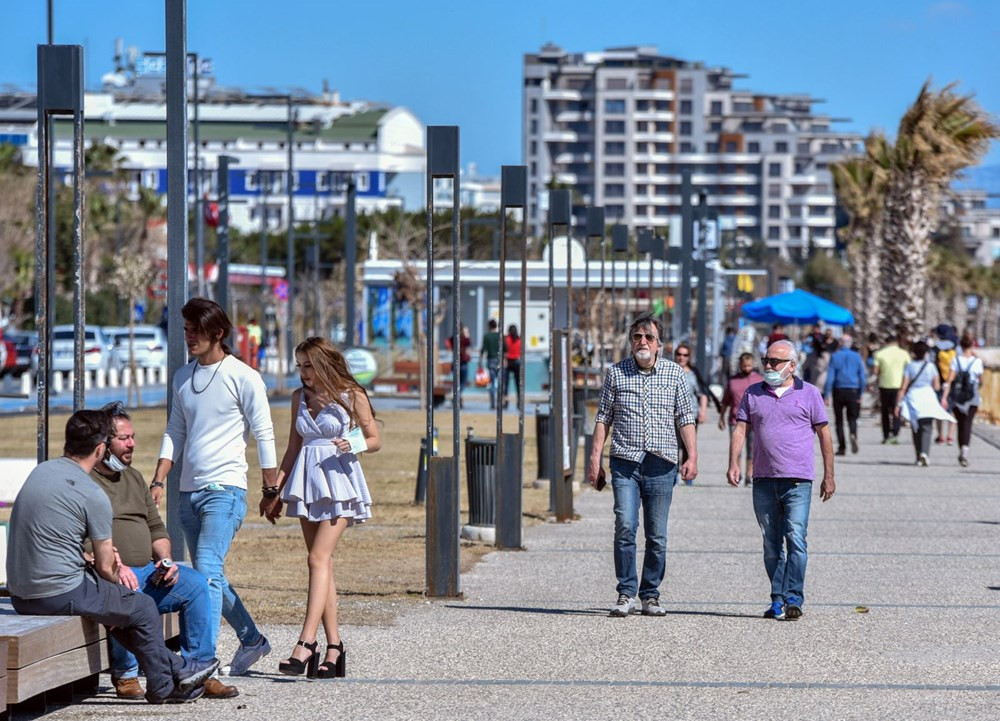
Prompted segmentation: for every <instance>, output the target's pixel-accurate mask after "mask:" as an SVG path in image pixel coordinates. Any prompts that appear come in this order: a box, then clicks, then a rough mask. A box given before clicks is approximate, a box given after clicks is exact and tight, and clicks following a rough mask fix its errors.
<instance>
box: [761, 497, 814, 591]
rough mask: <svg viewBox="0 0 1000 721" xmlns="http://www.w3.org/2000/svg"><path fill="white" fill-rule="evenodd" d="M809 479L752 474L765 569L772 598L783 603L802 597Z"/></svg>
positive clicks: (809, 500)
mask: <svg viewBox="0 0 1000 721" xmlns="http://www.w3.org/2000/svg"><path fill="white" fill-rule="evenodd" d="M811 500H812V483H811V482H810V481H805V480H797V479H794V478H754V479H753V510H754V513H755V514H756V515H757V524H758V525H759V526H760V533H761V536H762V537H763V539H764V570H765V571H767V577H768V579H770V581H771V600H772V601H778V602H779V603H784V602H785V601H793V600H797V601H798V604H799V605H801V603H802V600H803V599H804V598H805V595H804V594H803V587H804V586H805V580H806V560H807V555H808V554H807V552H806V530H807V528H808V526H809V504H810V502H811Z"/></svg>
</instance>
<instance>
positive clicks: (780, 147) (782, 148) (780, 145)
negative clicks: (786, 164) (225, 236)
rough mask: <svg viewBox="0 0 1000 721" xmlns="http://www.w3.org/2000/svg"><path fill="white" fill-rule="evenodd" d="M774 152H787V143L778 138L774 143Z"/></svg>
mask: <svg viewBox="0 0 1000 721" xmlns="http://www.w3.org/2000/svg"><path fill="white" fill-rule="evenodd" d="M774 152H776V153H787V152H788V143H786V142H785V141H783V140H779V141H778V142H777V143H775V144H774Z"/></svg>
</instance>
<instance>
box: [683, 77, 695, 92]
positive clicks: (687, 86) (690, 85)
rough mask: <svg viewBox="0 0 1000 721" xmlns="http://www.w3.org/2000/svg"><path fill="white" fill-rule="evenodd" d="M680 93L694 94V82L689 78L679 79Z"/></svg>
mask: <svg viewBox="0 0 1000 721" xmlns="http://www.w3.org/2000/svg"><path fill="white" fill-rule="evenodd" d="M680 91H681V92H682V93H693V92H694V80H692V79H691V78H681V86H680Z"/></svg>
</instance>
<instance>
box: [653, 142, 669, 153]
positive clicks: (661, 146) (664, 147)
mask: <svg viewBox="0 0 1000 721" xmlns="http://www.w3.org/2000/svg"><path fill="white" fill-rule="evenodd" d="M653 149H654V152H656V153H669V152H670V147H669V144H668V143H653Z"/></svg>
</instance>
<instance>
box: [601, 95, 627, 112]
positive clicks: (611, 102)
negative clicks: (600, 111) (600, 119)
mask: <svg viewBox="0 0 1000 721" xmlns="http://www.w3.org/2000/svg"><path fill="white" fill-rule="evenodd" d="M604 112H605V113H607V114H608V115H624V113H625V100H624V99H621V98H615V99H611V98H609V99H608V100H605V101H604Z"/></svg>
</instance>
